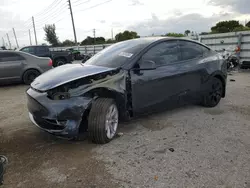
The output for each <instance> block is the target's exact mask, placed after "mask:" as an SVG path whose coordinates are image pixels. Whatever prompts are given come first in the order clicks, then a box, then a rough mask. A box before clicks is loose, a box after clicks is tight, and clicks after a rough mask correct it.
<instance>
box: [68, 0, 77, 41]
mask: <svg viewBox="0 0 250 188" xmlns="http://www.w3.org/2000/svg"><path fill="white" fill-rule="evenodd" d="M68 3H69V10H70V15H71V20H72V26H73V32H74V37H75V45H77V38H76V29H75V22H74V17H73V13H72V7H71V1H70V0H68Z"/></svg>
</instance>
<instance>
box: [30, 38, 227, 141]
mask: <svg viewBox="0 0 250 188" xmlns="http://www.w3.org/2000/svg"><path fill="white" fill-rule="evenodd" d="M226 78H227V66H226V63H225V60H224V59H223V58H222V56H221V55H219V54H217V53H216V52H214V51H212V50H211V49H209V48H208V47H207V46H205V45H203V44H200V43H198V42H195V41H191V40H185V39H176V38H140V39H133V40H128V41H124V42H119V43H116V44H114V45H112V46H110V47H108V48H106V49H104V50H103V51H101V52H99V53H98V54H96V55H94V56H93V57H92V58H91V59H89V60H88V61H87V62H86V63H85V64H72V65H64V66H63V67H57V68H55V69H53V70H50V71H48V72H47V73H45V74H43V75H41V76H39V77H38V78H36V79H35V80H34V82H33V83H32V84H31V87H30V88H29V89H28V90H27V97H28V110H29V116H30V119H31V120H32V122H33V123H34V124H36V125H37V126H39V127H40V128H41V129H43V130H45V131H47V132H49V133H52V134H54V135H58V136H64V137H67V138H76V137H77V135H78V134H79V131H80V130H81V131H82V130H83V131H88V132H89V136H90V138H91V139H92V141H94V142H95V143H100V144H103V143H107V142H109V141H110V140H112V139H113V138H114V136H115V135H116V133H117V127H118V119H125V120H128V119H130V118H134V117H137V116H138V115H140V114H143V113H150V112H152V111H155V110H159V109H164V108H165V107H169V106H172V105H173V106H174V105H175V104H176V103H182V102H186V101H191V102H193V101H195V102H197V101H199V102H200V104H202V105H204V106H206V107H214V106H216V105H217V104H218V103H219V102H220V100H221V98H223V97H225V93H226Z"/></svg>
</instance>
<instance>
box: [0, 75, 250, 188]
mask: <svg viewBox="0 0 250 188" xmlns="http://www.w3.org/2000/svg"><path fill="white" fill-rule="evenodd" d="M230 79H235V80H236V81H235V82H230V81H229V80H230ZM249 80H250V74H249V73H234V75H232V76H229V78H228V89H227V96H226V98H225V99H223V100H222V101H221V103H220V104H219V105H218V106H217V107H216V108H213V109H208V108H203V107H200V106H185V107H180V108H178V109H174V110H171V111H167V112H164V113H158V114H155V115H151V116H149V117H143V118H140V119H137V120H133V121H131V122H129V123H126V124H123V125H121V127H120V130H119V131H120V132H121V133H123V135H122V136H120V137H119V138H117V139H115V140H113V141H112V142H111V143H109V144H106V145H94V144H92V143H90V142H88V141H78V142H71V141H65V140H61V139H57V138H55V137H53V136H51V135H49V134H47V133H43V132H41V131H40V130H38V128H36V127H35V126H33V125H32V124H31V123H30V121H29V119H28V116H27V109H26V96H25V94H24V92H25V89H26V88H27V86H23V85H15V86H5V87H1V88H0V101H1V107H0V154H4V155H6V156H7V157H8V158H9V161H10V163H9V166H8V169H7V172H6V174H5V176H4V180H5V181H4V186H3V187H4V188H5V187H6V188H9V187H11V188H12V187H20V188H29V187H32V188H33V187H43V188H47V187H62V188H64V187H65V188H66V187H67V188H68V187H69V188H71V187H72V188H73V187H74V188H75V187H84V188H99V187H100V188H117V187H124V188H127V187H128V188H129V187H132V188H134V187H135V188H137V187H150V188H151V187H152V188H167V187H178V188H180V187H181V188H182V187H190V188H195V187H197V188H199V187H209V188H210V187H211V188H241V187H242V188H243V187H249V188H250V126H249V125H250V116H249V115H250V100H249V99H250V82H249Z"/></svg>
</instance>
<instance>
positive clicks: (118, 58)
mask: <svg viewBox="0 0 250 188" xmlns="http://www.w3.org/2000/svg"><path fill="white" fill-rule="evenodd" d="M146 45H147V43H145V41H144V42H143V40H140V39H134V40H128V41H124V42H119V43H116V44H113V45H111V46H109V47H107V48H105V49H104V50H102V51H100V52H99V53H97V54H96V55H94V56H93V57H91V58H90V59H89V60H88V61H86V62H85V63H84V64H88V65H96V66H103V67H109V68H118V67H121V66H122V65H123V64H124V63H125V62H126V61H128V60H130V59H131V58H132V57H133V56H134V55H135V54H137V53H138V52H140V51H141V50H142V49H143V48H144V47H145V46H146Z"/></svg>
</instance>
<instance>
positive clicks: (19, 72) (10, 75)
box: [0, 50, 52, 84]
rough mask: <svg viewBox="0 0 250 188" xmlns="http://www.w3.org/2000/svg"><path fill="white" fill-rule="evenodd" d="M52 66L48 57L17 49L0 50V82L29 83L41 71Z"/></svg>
mask: <svg viewBox="0 0 250 188" xmlns="http://www.w3.org/2000/svg"><path fill="white" fill-rule="evenodd" d="M51 68H52V60H51V59H50V58H48V57H37V56H34V55H31V54H28V53H24V52H19V51H9V50H3V51H0V83H11V82H24V83H25V84H30V83H31V82H32V81H33V80H34V79H35V78H36V77H37V76H39V75H40V74H41V73H43V72H45V71H47V70H49V69H51Z"/></svg>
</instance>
